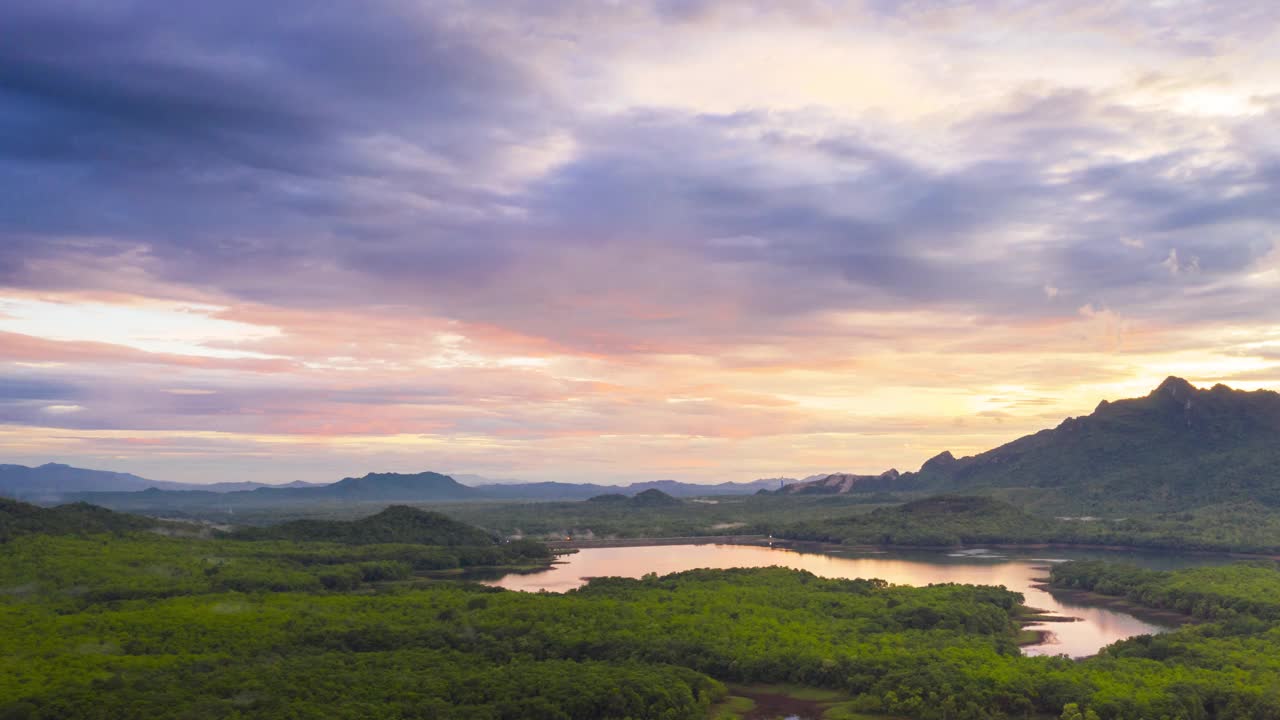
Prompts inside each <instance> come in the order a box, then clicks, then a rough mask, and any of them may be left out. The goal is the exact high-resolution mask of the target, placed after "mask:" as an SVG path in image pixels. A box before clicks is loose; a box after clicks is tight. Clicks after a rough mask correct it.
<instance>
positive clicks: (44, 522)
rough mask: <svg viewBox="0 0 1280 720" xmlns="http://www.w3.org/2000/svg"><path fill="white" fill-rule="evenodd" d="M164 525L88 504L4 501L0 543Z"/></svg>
mask: <svg viewBox="0 0 1280 720" xmlns="http://www.w3.org/2000/svg"><path fill="white" fill-rule="evenodd" d="M159 524H160V523H159V522H158V521H156V520H153V519H151V518H144V517H138V516H137V515H127V514H125V513H117V512H112V511H111V510H107V509H106V508H100V507H97V506H94V505H89V504H88V503H73V504H70V505H59V506H58V507H54V508H43V507H40V506H38V505H31V504H28V503H25V502H22V501H20V500H10V499H8V498H0V542H4V541H6V540H9V539H10V538H13V537H17V536H19V535H30V534H34V533H46V534H51V535H89V534H97V533H125V532H134V531H138V530H147V529H150V528H153V527H156V526H157V525H159Z"/></svg>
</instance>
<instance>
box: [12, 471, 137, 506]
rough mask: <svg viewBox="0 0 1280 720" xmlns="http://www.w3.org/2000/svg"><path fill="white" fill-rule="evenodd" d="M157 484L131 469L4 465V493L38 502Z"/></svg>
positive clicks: (130, 489) (128, 489)
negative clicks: (111, 469) (125, 470)
mask: <svg viewBox="0 0 1280 720" xmlns="http://www.w3.org/2000/svg"><path fill="white" fill-rule="evenodd" d="M149 487H155V483H154V482H153V481H151V480H147V479H146V478H141V477H138V476H137V475H130V474H129V473H118V472H109V471H106V470H86V469H84V468H77V467H71V466H70V465H61V464H59V463H48V464H46V465H41V466H39V467H27V466H25V465H0V495H4V496H6V497H11V498H17V499H19V500H33V501H37V502H50V501H56V500H58V499H60V498H61V497H63V496H64V495H66V494H67V493H74V492H85V491H90V490H112V491H119V492H135V491H138V490H146V489H147V488H149Z"/></svg>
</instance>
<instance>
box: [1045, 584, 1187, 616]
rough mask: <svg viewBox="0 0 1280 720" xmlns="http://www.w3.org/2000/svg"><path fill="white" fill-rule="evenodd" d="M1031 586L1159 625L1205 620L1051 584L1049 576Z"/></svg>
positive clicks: (1073, 600) (1082, 603)
mask: <svg viewBox="0 0 1280 720" xmlns="http://www.w3.org/2000/svg"><path fill="white" fill-rule="evenodd" d="M1031 587H1033V588H1035V589H1037V590H1043V591H1044V592H1047V593H1050V594H1052V595H1053V596H1054V597H1055V598H1058V599H1059V600H1065V601H1067V602H1074V603H1079V604H1080V605H1086V606H1088V607H1100V608H1105V609H1107V610H1114V611H1116V612H1122V613H1125V614H1127V615H1132V616H1134V617H1136V618H1138V619H1139V620H1143V621H1145V622H1149V623H1155V624H1158V625H1171V626H1173V627H1181V626H1183V625H1195V624H1197V623H1200V622H1203V621H1202V620H1200V619H1199V618H1196V617H1193V616H1191V615H1188V614H1186V613H1181V612H1178V611H1177V610H1167V609H1165V608H1153V607H1147V606H1146V605H1142V604H1141V603H1136V602H1134V601H1132V600H1129V599H1128V598H1122V597H1116V596H1114V595H1103V594H1101V593H1096V592H1093V591H1092V590H1080V589H1078V588H1062V587H1058V586H1056V585H1053V584H1051V583H1050V582H1049V579H1048V578H1036V583H1035V584H1033V585H1032V586H1031Z"/></svg>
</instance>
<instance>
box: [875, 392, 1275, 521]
mask: <svg viewBox="0 0 1280 720" xmlns="http://www.w3.org/2000/svg"><path fill="white" fill-rule="evenodd" d="M1277 437H1280V394H1277V393H1274V392H1270V391H1266V390H1259V391H1255V392H1244V391H1240V390H1232V389H1231V388H1228V387H1226V386H1225V385H1216V386H1214V387H1213V388H1211V389H1208V390H1200V389H1196V388H1194V387H1192V386H1191V384H1190V383H1188V382H1187V381H1185V380H1182V379H1179V378H1169V379H1167V380H1165V381H1164V383H1162V384H1161V385H1160V387H1158V388H1156V389H1155V390H1154V391H1152V392H1151V393H1150V394H1149V395H1147V396H1146V397H1141V398H1134V399H1129V400H1119V401H1116V402H1110V403H1108V402H1105V401H1104V402H1103V403H1101V404H1100V405H1099V406H1098V408H1097V409H1096V410H1095V411H1094V412H1093V413H1092V414H1091V415H1088V416H1085V417H1080V418H1069V419H1067V420H1065V421H1063V422H1062V424H1060V425H1059V426H1058V427H1056V428H1053V429H1051V430H1043V431H1041V432H1038V433H1035V434H1034V435H1028V436H1026V437H1023V438H1019V439H1018V440H1015V441H1013V442H1011V443H1008V444H1007V445H1003V446H1001V447H998V448H995V449H993V450H988V451H987V452H984V453H980V454H978V455H975V456H973V457H967V458H961V459H956V458H954V457H952V456H951V455H950V454H949V453H944V454H943V455H940V456H938V457H937V458H934V459H933V460H931V461H929V462H928V463H925V465H924V466H923V467H922V468H921V469H920V472H918V473H907V474H904V475H902V476H901V477H900V478H898V479H896V480H895V481H893V482H892V483H890V484H891V488H890V489H913V490H930V491H933V492H939V491H945V492H957V491H964V492H972V491H974V490H984V489H985V490H993V491H995V490H999V491H1002V492H1005V493H1007V495H1006V497H1007V498H1008V499H1012V500H1015V502H1017V503H1018V504H1019V505H1022V506H1024V507H1028V508H1031V509H1035V510H1039V511H1044V512H1046V513H1053V514H1059V515H1111V516H1115V515H1132V514H1133V513H1135V512H1140V513H1150V512H1152V511H1158V512H1179V511H1188V510H1195V509H1198V508H1203V507H1206V506H1212V505H1221V504H1224V503H1246V502H1257V503H1262V504H1264V505H1266V506H1268V507H1271V508H1275V507H1280V443H1277V442H1276V438H1277ZM1019 489H1021V490H1019Z"/></svg>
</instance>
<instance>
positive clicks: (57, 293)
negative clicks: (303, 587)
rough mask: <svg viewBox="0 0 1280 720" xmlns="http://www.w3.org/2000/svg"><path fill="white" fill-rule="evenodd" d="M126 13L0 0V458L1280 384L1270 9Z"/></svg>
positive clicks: (882, 427) (870, 5) (986, 443)
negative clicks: (1171, 385) (1, 22)
mask: <svg viewBox="0 0 1280 720" xmlns="http://www.w3.org/2000/svg"><path fill="white" fill-rule="evenodd" d="M147 4H148V3H141V4H139V5H140V6H139V7H133V6H132V5H128V4H119V5H118V6H114V7H113V6H111V5H110V4H107V5H100V4H76V3H69V4H61V3H53V4H44V3H19V5H26V6H27V7H23V8H20V9H17V10H15V11H12V12H10V11H6V15H8V16H9V20H10V22H8V23H7V25H9V32H6V33H5V34H6V36H8V37H7V39H6V41H5V42H4V43H3V45H4V47H3V48H0V73H3V74H2V75H0V77H3V78H4V80H5V81H4V82H3V83H0V128H3V133H2V134H0V187H3V192H4V196H5V198H6V199H5V200H4V201H3V202H2V203H0V462H7V463H24V464H40V463H44V462H49V461H57V462H67V463H71V464H75V465H81V466H86V467H93V468H102V469H112V470H121V471H127V472H133V473H137V474H140V475H144V476H147V477H152V478H156V479H165V480H180V481H196V482H206V481H208V482H212V481H223V480H256V481H265V482H288V481H293V480H308V481H332V480H336V479H338V478H340V477H342V476H344V475H360V474H363V473H365V472H368V471H372V470H395V471H412V472H417V471H421V470H435V471H440V472H451V473H473V474H480V475H485V476H490V477H502V478H508V477H516V478H522V479H528V480H562V481H579V482H586V481H591V482H603V483H622V482H631V481H640V480H653V479H659V478H672V479H679V480H688V481H695V482H723V481H728V480H750V479H754V478H760V477H772V476H782V475H787V476H792V477H803V476H806V475H809V474H812V473H817V472H823V471H825V472H834V471H848V472H877V473H878V472H880V471H882V470H885V469H887V468H890V467H896V468H898V469H900V470H908V469H915V468H917V467H918V466H919V465H920V463H921V462H922V461H924V460H925V459H927V458H929V457H931V456H933V455H935V454H937V453H938V452H941V451H943V450H951V451H952V452H953V453H955V454H956V455H963V454H971V453H974V452H978V451H981V450H984V449H987V448H990V447H992V446H995V445H998V444H1000V443H1002V442H1006V441H1008V440H1011V439H1013V438H1016V437H1018V436H1020V435H1023V434H1026V433H1028V432H1032V431H1035V430H1038V429H1041V428H1044V427H1051V426H1055V425H1057V424H1058V423H1059V422H1060V421H1061V420H1062V419H1063V418H1065V417H1067V416H1074V415H1080V414H1085V413H1088V412H1090V411H1092V410H1093V408H1094V407H1095V406H1096V405H1097V403H1098V401H1099V400H1101V399H1104V398H1110V399H1116V398H1121V397H1132V396H1137V395H1145V394H1146V393H1147V392H1149V391H1150V390H1151V389H1152V388H1154V387H1155V386H1156V385H1157V384H1158V383H1159V382H1160V381H1161V380H1162V379H1164V378H1165V377H1166V376H1168V375H1179V376H1182V377H1185V378H1187V379H1188V380H1190V381H1191V382H1193V383H1195V384H1197V385H1212V384H1214V383H1219V382H1221V383H1226V384H1228V385H1231V386H1233V387H1238V388H1245V389H1254V388H1259V387H1271V388H1277V387H1280V140H1278V138H1280V5H1277V6H1273V5H1271V4H1268V3H1247V2H1224V3H1221V4H1215V8H1214V10H1213V11H1212V12H1208V11H1205V10H1197V9H1196V8H1197V7H1200V6H1199V5H1198V4H1195V3H1161V4H1154V3H1137V2H1119V3H1108V4H1105V5H1099V7H1098V8H1094V9H1090V10H1087V11H1086V10H1083V9H1077V5H1076V4H1074V3H1071V2H1065V1H1064V2H1057V1H1053V2H1044V3H1033V4H1031V6H1029V7H1028V6H1026V5H1025V4H1023V3H1019V2H1004V0H990V1H989V2H988V1H983V2H972V3H970V2H965V3H959V2H957V3H951V2H946V3H922V4H917V3H903V4H898V3H883V2H870V1H868V2H865V3H860V2H853V3H824V2H812V3H811V2H794V3H717V2H657V1H655V2H652V3H642V2H637V3H616V4H614V3H594V2H593V3H581V4H578V3H572V2H567V3H547V4H543V3H520V2H511V3H462V2H457V3H455V2H438V3H437V2H428V3H411V2H394V3H378V4H374V5H366V4H364V3H345V2H339V3H335V4H326V5H325V6H324V8H325V9H323V10H321V9H318V8H317V7H316V6H314V5H313V4H312V3H309V2H297V3H294V2H285V3H282V5H281V8H280V9H279V10H278V11H276V12H274V13H273V15H272V17H269V18H268V17H262V16H259V15H258V11H257V9H256V7H257V4H253V5H251V4H249V3H245V2H240V1H238V0H233V1H231V2H223V3H215V4H213V5H210V6H208V7H204V8H203V9H201V10H200V11H199V12H189V13H185V14H182V13H172V14H167V13H161V14H160V15H161V16H162V17H160V18H159V19H158V20H157V19H156V18H154V17H153V18H152V19H151V21H150V22H147V23H141V22H137V19H138V18H137V14H138V13H141V12H143V11H144V8H142V7H141V6H142V5H147ZM56 5H58V6H61V7H55V6H56ZM157 7H163V6H162V5H158V6H157ZM151 14H152V15H155V13H154V12H153V13H151ZM90 19H91V20H92V22H89V20H90ZM248 25H252V26H253V29H252V30H251V31H250V30H246V29H245V27H246V26H248ZM69 33H77V35H76V37H77V38H79V39H78V41H77V42H75V43H68V42H66V41H65V38H66V37H68V36H69V35H68V34H69ZM53 36H58V37H61V38H64V40H63V41H61V42H58V43H53V42H50V41H48V38H50V37H53Z"/></svg>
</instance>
